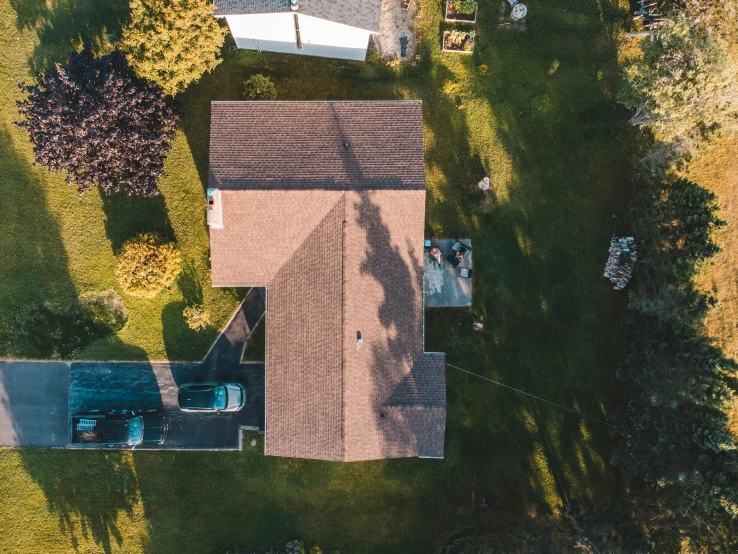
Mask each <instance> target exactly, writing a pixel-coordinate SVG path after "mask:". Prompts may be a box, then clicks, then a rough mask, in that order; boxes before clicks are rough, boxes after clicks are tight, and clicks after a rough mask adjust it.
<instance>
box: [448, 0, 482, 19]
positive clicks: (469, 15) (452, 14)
mask: <svg viewBox="0 0 738 554" xmlns="http://www.w3.org/2000/svg"><path fill="white" fill-rule="evenodd" d="M477 10H478V5H477V0H446V21H461V22H464V23H476V22H477Z"/></svg>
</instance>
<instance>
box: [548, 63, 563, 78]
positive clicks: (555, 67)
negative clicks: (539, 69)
mask: <svg viewBox="0 0 738 554" xmlns="http://www.w3.org/2000/svg"><path fill="white" fill-rule="evenodd" d="M559 65H561V64H560V63H559V60H554V61H553V63H551V67H549V68H548V71H547V73H548V76H549V77H551V76H552V75H553V74H554V73H556V72H557V71H558V69H559Z"/></svg>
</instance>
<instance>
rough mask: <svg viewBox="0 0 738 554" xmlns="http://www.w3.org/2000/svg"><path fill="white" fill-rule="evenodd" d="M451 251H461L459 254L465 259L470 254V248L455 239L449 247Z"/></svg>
mask: <svg viewBox="0 0 738 554" xmlns="http://www.w3.org/2000/svg"><path fill="white" fill-rule="evenodd" d="M451 250H453V251H454V252H458V251H459V250H461V254H462V255H463V256H464V257H465V258H468V257H469V254H471V250H472V249H471V246H469V245H468V244H466V243H463V242H461V241H460V240H459V239H456V242H455V243H454V245H453V246H452V247H451Z"/></svg>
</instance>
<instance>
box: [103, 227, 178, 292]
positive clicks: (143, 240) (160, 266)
mask: <svg viewBox="0 0 738 554" xmlns="http://www.w3.org/2000/svg"><path fill="white" fill-rule="evenodd" d="M181 263H182V258H181V256H180V254H179V251H178V250H177V248H176V247H175V246H174V243H172V242H166V241H165V240H164V239H163V238H162V237H161V235H159V234H157V233H142V234H140V235H137V236H135V237H133V238H132V239H129V240H127V241H126V242H125V243H124V244H123V247H122V248H121V250H120V253H119V254H118V264H117V266H116V268H115V276H116V277H117V279H118V282H119V283H120V285H121V287H122V288H123V290H124V291H125V292H126V293H127V294H130V295H131V296H141V297H145V298H152V297H154V296H156V295H157V294H159V292H161V291H162V290H164V289H165V288H167V287H169V286H171V285H172V284H173V283H174V281H175V280H176V278H177V275H179V273H180V271H182V266H181Z"/></svg>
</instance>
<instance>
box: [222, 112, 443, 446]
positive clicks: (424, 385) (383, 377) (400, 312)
mask: <svg viewBox="0 0 738 554" xmlns="http://www.w3.org/2000/svg"><path fill="white" fill-rule="evenodd" d="M212 110H213V125H212V126H211V150H210V157H211V171H210V177H211V180H210V183H209V185H210V186H211V187H213V188H218V185H219V184H223V183H224V182H227V183H228V185H229V187H228V188H226V189H225V190H224V191H223V193H222V203H223V205H222V208H223V223H224V225H223V229H211V230H210V240H211V257H212V274H213V284H214V285H216V286H247V285H252V286H266V287H267V360H266V361H267V369H266V372H267V375H266V379H267V382H266V390H267V392H266V398H267V400H266V411H267V413H266V453H267V454H269V455H275V456H294V457H304V458H317V459H325V460H344V461H352V460H367V459H379V458H390V457H406V456H429V457H442V456H443V437H444V431H445V417H446V390H445V358H444V355H443V354H426V353H425V352H423V328H422V318H423V299H422V279H423V273H422V271H423V270H422V267H423V265H422V264H423V261H422V260H423V230H424V220H425V188H424V180H423V169H422V168H423V165H422V164H423V145H422V135H420V137H421V138H418V136H419V133H421V132H422V122H421V113H420V110H421V104H420V102H336V103H332V102H316V103H313V102H283V103H279V102H228V103H218V102H214V103H213V104H212ZM375 114H376V116H377V118H378V119H379V121H378V122H377V121H372V118H373V116H374V115H375ZM216 122H217V124H216ZM233 122H237V123H236V124H234V123H233ZM267 122H270V124H269V125H267ZM382 125H386V129H387V134H388V135H389V136H385V133H384V132H383V131H382ZM402 128H404V129H405V133H401V132H400V131H398V130H397V129H402ZM347 129H348V130H349V131H348V132H347V131H346V130H347ZM362 129H364V130H367V129H370V130H372V132H373V133H375V134H373V135H372V136H371V139H372V142H373V143H374V144H369V141H367V140H366V139H365V138H364V137H362V135H361V132H362ZM400 135H402V136H403V139H402V140H403V141H404V142H400V143H399V144H400V147H399V148H398V147H397V144H398V143H395V144H394V146H392V148H388V147H387V146H386V145H387V143H388V142H391V141H395V140H396V139H397V137H399V136H400ZM345 136H350V137H351V141H350V147H349V149H348V150H346V149H344V148H343V146H342V144H343V142H342V141H343V137H345ZM226 137H230V139H231V140H230V141H228V140H226ZM289 137H299V140H298V139H294V138H289ZM290 141H293V142H292V143H291V144H289V147H288V148H285V149H280V148H279V146H280V145H284V144H285V143H290ZM298 143H299V144H298ZM355 144H359V145H364V144H365V146H361V147H357V148H354V145H355ZM234 145H235V147H234ZM246 145H248V147H246ZM295 149H301V150H302V151H303V152H310V153H311V154H310V155H306V156H305V157H303V158H302V163H301V164H294V163H293V155H294V152H295V151H296V150H295ZM390 150H392V155H391V156H389V157H388V158H385V155H388V154H389V153H390V152H389V151H390ZM397 151H400V152H401V153H400V154H397ZM280 152H281V153H282V156H283V158H284V166H282V167H280V164H279V160H278V158H279V155H280ZM239 154H240V155H239ZM314 157H318V158H320V159H326V160H328V161H329V162H330V163H331V165H330V167H332V168H333V173H334V175H333V179H332V180H331V186H326V178H328V177H330V176H331V175H330V170H328V169H324V168H322V167H321V165H320V163H318V162H316V160H315V159H313V158H314ZM260 158H266V159H269V160H270V162H269V164H267V167H266V168H265V169H264V170H263V171H261V172H259V173H256V174H254V175H252V173H251V172H252V171H254V172H255V171H257V169H256V168H257V167H258V160H259V159H260ZM383 160H384V163H383ZM413 164H420V167H421V170H420V172H418V171H417V169H416V168H414V167H413ZM245 168H247V169H245ZM346 168H349V170H346ZM365 171H366V173H367V174H370V175H373V176H374V177H373V178H371V179H370V178H363V176H364V172H365ZM418 173H419V174H418ZM223 175H229V176H231V177H229V179H227V180H224V179H223ZM259 183H261V185H259ZM295 183H299V186H294V185H295ZM239 186H241V187H242V188H239ZM359 336H360V337H361V341H359V340H357V339H358V338H359Z"/></svg>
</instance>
